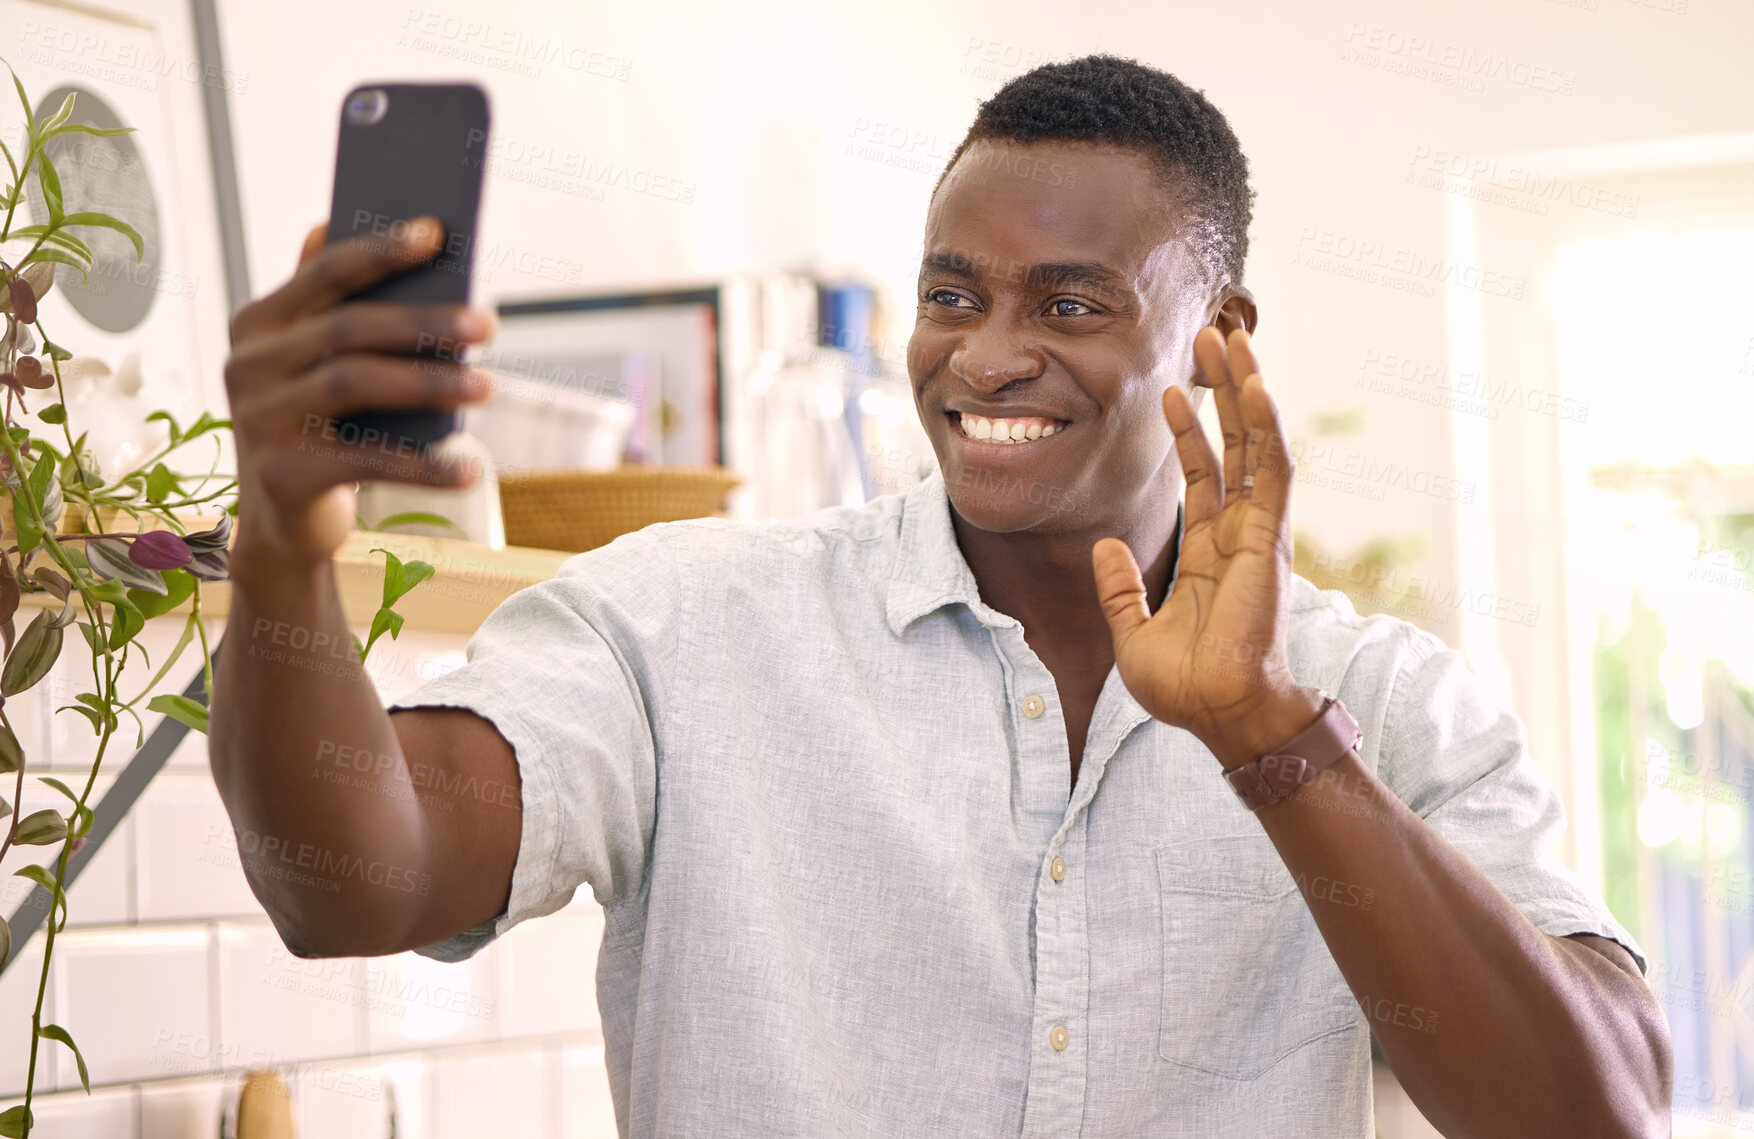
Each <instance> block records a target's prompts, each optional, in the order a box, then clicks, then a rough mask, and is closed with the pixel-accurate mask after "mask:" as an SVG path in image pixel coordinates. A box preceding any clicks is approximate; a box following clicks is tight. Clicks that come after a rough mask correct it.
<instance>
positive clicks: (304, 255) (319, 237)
mask: <svg viewBox="0 0 1754 1139" xmlns="http://www.w3.org/2000/svg"><path fill="white" fill-rule="evenodd" d="M328 232H329V227H328V226H327V225H314V226H312V227H311V231H310V232H309V233H307V234H305V243H304V247H303V248H301V249H300V250H299V251H298V267H299V268H300V269H302V268H304V267H305V263H306V262H307V261H309V260H310V259H311V258H313V257H315V256H316V255H317V254H319V253H321V252H322V251H323V239H324V236H325V235H326V234H327V233H328Z"/></svg>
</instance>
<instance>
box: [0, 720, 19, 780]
mask: <svg viewBox="0 0 1754 1139" xmlns="http://www.w3.org/2000/svg"><path fill="white" fill-rule="evenodd" d="M23 764H24V748H22V747H20V746H19V743H18V737H17V736H15V735H13V734H12V729H11V728H9V727H7V726H6V725H5V724H0V775H10V774H12V773H13V772H14V771H17V770H18V769H19V767H21V766H22V765H23Z"/></svg>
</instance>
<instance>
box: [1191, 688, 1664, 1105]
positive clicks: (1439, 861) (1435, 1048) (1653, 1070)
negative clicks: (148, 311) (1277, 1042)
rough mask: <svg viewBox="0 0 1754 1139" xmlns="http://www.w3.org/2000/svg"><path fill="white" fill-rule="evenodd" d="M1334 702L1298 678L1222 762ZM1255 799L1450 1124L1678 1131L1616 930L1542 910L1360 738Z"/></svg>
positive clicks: (1400, 1069) (1635, 976)
mask: <svg viewBox="0 0 1754 1139" xmlns="http://www.w3.org/2000/svg"><path fill="white" fill-rule="evenodd" d="M1320 710H1321V697H1320V694H1319V693H1317V692H1315V691H1314V690H1308V689H1306V690H1300V691H1292V692H1288V693H1286V694H1285V695H1284V697H1283V702H1282V703H1280V704H1276V705H1274V706H1272V710H1268V709H1258V710H1257V713H1256V715H1255V716H1253V717H1251V723H1250V724H1249V725H1248V727H1247V728H1246V729H1244V728H1240V727H1239V728H1237V729H1236V730H1235V733H1234V737H1233V738H1234V740H1235V744H1234V745H1233V746H1234V750H1230V749H1229V748H1227V749H1226V750H1227V751H1229V754H1220V755H1219V761H1220V763H1221V764H1222V765H1223V766H1224V767H1225V768H1227V769H1228V768H1232V767H1236V766H1240V765H1241V764H1243V763H1246V762H1248V761H1250V760H1252V759H1254V758H1256V757H1258V756H1260V755H1262V754H1265V753H1267V752H1269V751H1271V750H1272V749H1274V748H1275V747H1277V746H1279V745H1281V744H1283V743H1284V742H1285V741H1286V740H1289V739H1290V738H1291V737H1293V736H1295V735H1296V734H1297V733H1298V732H1299V731H1301V730H1302V729H1303V728H1305V727H1307V726H1308V725H1309V724H1310V723H1312V722H1313V721H1314V720H1315V718H1316V716H1317V714H1318V713H1319V712H1320ZM1216 774H1217V773H1214V775H1215V776H1216ZM1257 817H1258V818H1259V819H1260V822H1261V825H1262V826H1263V827H1264V828H1265V829H1266V832H1267V836H1268V837H1269V838H1270V839H1271V840H1272V843H1273V845H1274V847H1275V848H1276V849H1277V850H1278V852H1279V855H1280V857H1281V858H1283V859H1284V861H1285V865H1286V867H1287V868H1288V869H1289V870H1290V871H1291V874H1292V877H1293V878H1294V879H1295V880H1296V881H1297V882H1298V883H1299V885H1300V887H1301V888H1302V889H1303V891H1304V894H1305V897H1306V899H1308V901H1309V907H1310V913H1311V915H1312V916H1313V917H1314V919H1315V923H1316V926H1317V928H1318V929H1319V930H1320V931H1321V933H1322V937H1323V938H1324V939H1325V941H1326V942H1327V945H1328V949H1329V951H1330V952H1331V953H1332V954H1333V957H1334V961H1335V963H1336V964H1337V965H1338V966H1339V967H1340V972H1341V973H1342V974H1343V975H1344V976H1345V978H1346V981H1347V983H1348V984H1349V985H1350V986H1351V988H1352V991H1353V993H1354V995H1355V996H1357V997H1358V999H1359V1004H1360V1006H1361V1007H1362V1008H1363V1009H1364V1012H1365V1016H1366V1018H1367V1020H1368V1022H1369V1024H1370V1027H1371V1029H1372V1031H1373V1032H1375V1033H1376V1036H1377V1039H1378V1040H1379V1041H1380V1042H1381V1045H1382V1050H1383V1055H1384V1057H1385V1058H1387V1060H1388V1062H1389V1065H1390V1067H1392V1068H1393V1069H1394V1072H1395V1075H1396V1076H1397V1077H1398V1078H1399V1079H1400V1081H1401V1084H1402V1086H1403V1087H1405V1088H1406V1090H1407V1094H1408V1095H1409V1096H1410V1097H1411V1098H1412V1100H1413V1102H1414V1103H1415V1104H1416V1105H1417V1106H1418V1107H1419V1109H1420V1110H1421V1111H1422V1112H1424V1114H1425V1115H1426V1117H1427V1118H1428V1119H1430V1120H1431V1121H1432V1123H1433V1124H1435V1125H1436V1126H1437V1127H1438V1128H1439V1129H1440V1130H1442V1131H1443V1133H1444V1134H1445V1135H1454V1136H1463V1135H1493V1136H1497V1135H1543V1136H1545V1135H1566V1136H1573V1135H1576V1136H1584V1135H1589V1136H1596V1135H1612V1136H1621V1135H1626V1136H1649V1135H1668V1134H1669V1130H1670V1126H1669V1118H1670V1116H1669V1101H1670V1094H1671V1083H1672V1079H1673V1062H1672V1058H1671V1055H1670V1045H1669V1032H1668V1026H1667V1024H1666V1022H1665V1020H1664V1017H1663V1013H1662V1009H1661V1007H1660V1006H1659V1005H1658V1003H1657V1001H1656V999H1655V997H1654V996H1653V995H1652V994H1651V991H1650V989H1649V988H1648V987H1647V986H1646V984H1645V982H1644V979H1643V977H1642V975H1641V974H1640V972H1639V969H1638V965H1637V964H1636V963H1635V962H1634V961H1633V959H1632V955H1631V954H1630V953H1628V952H1627V951H1626V949H1625V948H1624V947H1622V946H1621V945H1620V944H1619V943H1618V942H1615V941H1612V940H1610V939H1608V938H1605V937H1600V936H1595V935H1591V934H1578V935H1574V936H1571V937H1555V936H1552V935H1550V934H1547V933H1543V932H1542V931H1541V930H1540V929H1538V928H1536V926H1535V925H1534V924H1533V923H1532V922H1531V921H1530V920H1529V918H1528V917H1526V916H1524V914H1523V913H1522V911H1520V910H1519V909H1517V907H1516V906H1515V905H1513V904H1512V903H1511V902H1510V901H1509V899H1507V898H1506V897H1505V895H1504V894H1503V893H1502V892H1500V890H1499V889H1498V888H1497V887H1496V886H1494V885H1493V883H1492V882H1491V881H1490V880H1489V879H1488V878H1487V877H1486V875H1485V874H1484V873H1483V872H1482V871H1481V870H1480V869H1479V868H1477V867H1476V866H1475V865H1474V864H1473V863H1472V862H1470V861H1469V860H1468V859H1467V858H1466V857H1464V856H1463V855H1462V854H1461V853H1460V852H1459V851H1458V850H1457V849H1456V848H1455V847H1454V846H1452V845H1451V844H1450V843H1449V842H1447V841H1446V840H1445V839H1444V838H1443V837H1442V836H1441V835H1440V834H1438V833H1437V831H1436V830H1435V829H1434V828H1433V827H1432V826H1431V825H1430V824H1429V823H1427V822H1426V820H1424V819H1422V818H1420V817H1419V816H1418V815H1417V814H1415V813H1414V812H1413V810H1412V809H1410V808H1409V807H1408V806H1407V805H1406V804H1405V803H1404V802H1402V801H1401V799H1400V798H1399V797H1397V796H1396V795H1395V794H1394V792H1393V791H1391V790H1390V789H1389V788H1388V787H1387V786H1386V785H1385V784H1384V783H1383V782H1382V781H1381V780H1379V779H1378V778H1377V777H1376V775H1375V774H1373V773H1372V772H1371V771H1370V769H1369V768H1367V767H1366V766H1365V765H1364V763H1363V762H1362V760H1360V758H1359V756H1358V754H1357V753H1356V752H1348V753H1347V754H1346V755H1345V756H1344V757H1343V758H1341V759H1340V760H1339V761H1338V762H1337V763H1335V764H1334V765H1333V766H1332V767H1330V768H1328V769H1327V770H1326V771H1324V772H1323V773H1322V775H1321V776H1320V777H1318V778H1317V779H1316V781H1315V782H1313V783H1309V784H1307V785H1305V786H1303V787H1302V788H1300V789H1298V790H1297V791H1296V792H1295V793H1294V794H1292V795H1291V796H1289V797H1288V798H1286V799H1283V800H1281V801H1279V802H1277V803H1273V804H1270V805H1268V806H1266V807H1263V808H1261V810H1260V811H1259V812H1258V813H1257ZM1324 881H1325V882H1346V883H1353V884H1357V885H1360V886H1363V887H1365V888H1367V889H1370V890H1374V891H1375V895H1374V900H1373V904H1372V905H1371V906H1370V908H1368V909H1364V908H1361V907H1352V906H1344V905H1337V904H1333V903H1332V902H1331V901H1328V900H1326V898H1325V897H1323V896H1322V894H1323V891H1321V890H1320V889H1319V884H1320V883H1323V882H1324ZM1434 1017H1435V1020H1434V1019H1433V1018H1434ZM1433 1025H1435V1030H1432V1028H1433Z"/></svg>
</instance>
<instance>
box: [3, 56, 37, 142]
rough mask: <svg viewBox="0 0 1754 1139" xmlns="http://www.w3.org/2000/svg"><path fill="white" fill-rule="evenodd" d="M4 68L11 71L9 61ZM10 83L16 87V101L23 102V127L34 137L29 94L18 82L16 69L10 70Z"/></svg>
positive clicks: (34, 118) (34, 117) (34, 119)
mask: <svg viewBox="0 0 1754 1139" xmlns="http://www.w3.org/2000/svg"><path fill="white" fill-rule="evenodd" d="M6 70H8V71H12V65H11V64H10V63H9V64H7V65H6ZM12 85H13V86H14V87H16V88H18V101H19V102H20V103H23V104H24V125H25V129H26V130H28V131H29V132H30V136H31V137H32V138H35V137H36V126H35V125H34V124H35V123H36V114H35V113H34V112H33V111H32V110H31V108H30V96H29V95H26V94H25V93H24V84H23V83H21V82H19V79H18V72H16V71H12Z"/></svg>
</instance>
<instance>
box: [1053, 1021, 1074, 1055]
mask: <svg viewBox="0 0 1754 1139" xmlns="http://www.w3.org/2000/svg"><path fill="white" fill-rule="evenodd" d="M1048 1043H1049V1044H1052V1045H1053V1046H1054V1051H1055V1052H1064V1051H1065V1050H1066V1045H1067V1044H1069V1043H1071V1037H1069V1036H1067V1035H1066V1027H1065V1025H1062V1024H1056V1025H1054V1030H1053V1031H1052V1032H1050V1033H1048Z"/></svg>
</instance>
